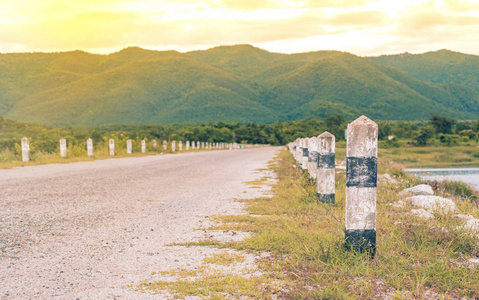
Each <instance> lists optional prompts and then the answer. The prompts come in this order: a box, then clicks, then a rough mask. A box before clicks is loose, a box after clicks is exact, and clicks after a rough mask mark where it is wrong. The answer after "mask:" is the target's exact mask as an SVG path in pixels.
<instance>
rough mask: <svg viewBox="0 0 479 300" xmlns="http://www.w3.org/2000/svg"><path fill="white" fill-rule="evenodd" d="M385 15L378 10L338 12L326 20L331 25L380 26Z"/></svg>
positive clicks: (383, 22) (383, 21)
mask: <svg viewBox="0 0 479 300" xmlns="http://www.w3.org/2000/svg"><path fill="white" fill-rule="evenodd" d="M385 21H386V15H385V14H384V13H383V12H380V11H360V12H350V13H343V14H338V15H335V16H333V17H331V18H330V19H329V20H328V23H329V25H331V26H353V27H355V26H381V25H383V24H385Z"/></svg>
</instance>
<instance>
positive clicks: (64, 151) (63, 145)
mask: <svg viewBox="0 0 479 300" xmlns="http://www.w3.org/2000/svg"><path fill="white" fill-rule="evenodd" d="M60 157H67V140H65V139H61V140H60Z"/></svg>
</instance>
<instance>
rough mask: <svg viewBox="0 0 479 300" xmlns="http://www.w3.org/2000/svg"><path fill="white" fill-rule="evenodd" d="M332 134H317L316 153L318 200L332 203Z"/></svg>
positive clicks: (333, 174)
mask: <svg viewBox="0 0 479 300" xmlns="http://www.w3.org/2000/svg"><path fill="white" fill-rule="evenodd" d="M335 141H336V139H335V137H334V135H332V134H331V133H329V132H327V131H325V132H323V133H322V134H320V135H319V136H318V154H317V167H318V169H317V174H318V178H317V195H318V201H320V202H323V203H332V204H334V201H335V199H334V198H335V192H334V179H335V169H334V167H335V166H334V163H335V155H334V150H335V146H336V145H335V144H336V142H335Z"/></svg>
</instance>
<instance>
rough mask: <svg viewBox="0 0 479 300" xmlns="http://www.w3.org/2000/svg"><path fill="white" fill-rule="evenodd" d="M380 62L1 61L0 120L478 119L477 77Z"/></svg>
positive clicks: (247, 49)
mask: <svg viewBox="0 0 479 300" xmlns="http://www.w3.org/2000/svg"><path fill="white" fill-rule="evenodd" d="M426 57H427V56H426ZM447 57H449V56H447ZM473 58H477V57H473ZM382 60H384V59H382V58H360V57H358V56H355V55H352V54H349V53H344V52H338V51H318V52H309V53H299V54H290V55H287V54H279V53H270V52H267V51H265V50H262V49H258V48H255V47H253V46H250V45H238V46H222V47H216V48H212V49H209V50H204V51H193V52H188V53H179V52H176V51H150V50H145V49H141V48H138V47H130V48H126V49H124V50H122V51H119V52H117V53H113V54H110V55H95V54H89V53H86V52H82V51H74V52H65V53H21V54H0V114H2V115H4V116H5V117H8V118H12V119H15V120H19V121H24V122H33V123H38V124H44V125H50V126H97V125H105V124H149V123H150V124H151V123H153V124H155V123H156V124H168V123H181V122H207V121H209V120H211V121H214V122H216V121H227V122H242V123H246V122H249V121H253V122H261V123H270V122H274V121H276V120H277V119H278V118H282V119H283V120H296V119H302V118H313V117H320V118H322V117H325V116H327V115H331V114H334V113H343V114H345V115H346V116H347V117H351V118H354V117H357V116H358V115H359V114H367V115H368V116H370V117H372V118H375V119H395V120H420V119H427V118H429V116H430V114H431V113H436V114H440V115H445V116H449V117H452V118H457V119H474V118H477V116H478V115H479V92H478V91H476V90H475V89H473V88H471V87H470V86H471V85H472V86H473V85H474V84H471V82H475V81H477V80H478V78H479V75H477V76H476V73H475V72H473V71H471V72H469V73H465V74H467V76H470V77H471V78H469V79H468V80H467V83H468V84H467V85H466V81H459V80H457V79H451V80H446V79H444V80H442V81H438V80H436V81H437V82H431V81H434V80H432V79H420V78H418V76H415V75H414V74H409V73H408V71H409V70H408V69H407V68H403V69H404V70H401V69H400V68H394V67H391V66H388V65H387V64H386V63H384V61H382ZM458 68H459V67H458ZM456 69H457V68H456ZM464 72H466V71H464ZM447 74H448V73H444V74H443V75H442V77H441V78H446V77H447V76H448V75H447ZM451 74H452V73H451ZM411 75H413V76H411ZM451 76H453V75H451ZM475 76H476V77H475Z"/></svg>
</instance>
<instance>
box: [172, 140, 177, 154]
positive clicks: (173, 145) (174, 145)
mask: <svg viewBox="0 0 479 300" xmlns="http://www.w3.org/2000/svg"><path fill="white" fill-rule="evenodd" d="M175 151H176V141H171V152H175Z"/></svg>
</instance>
